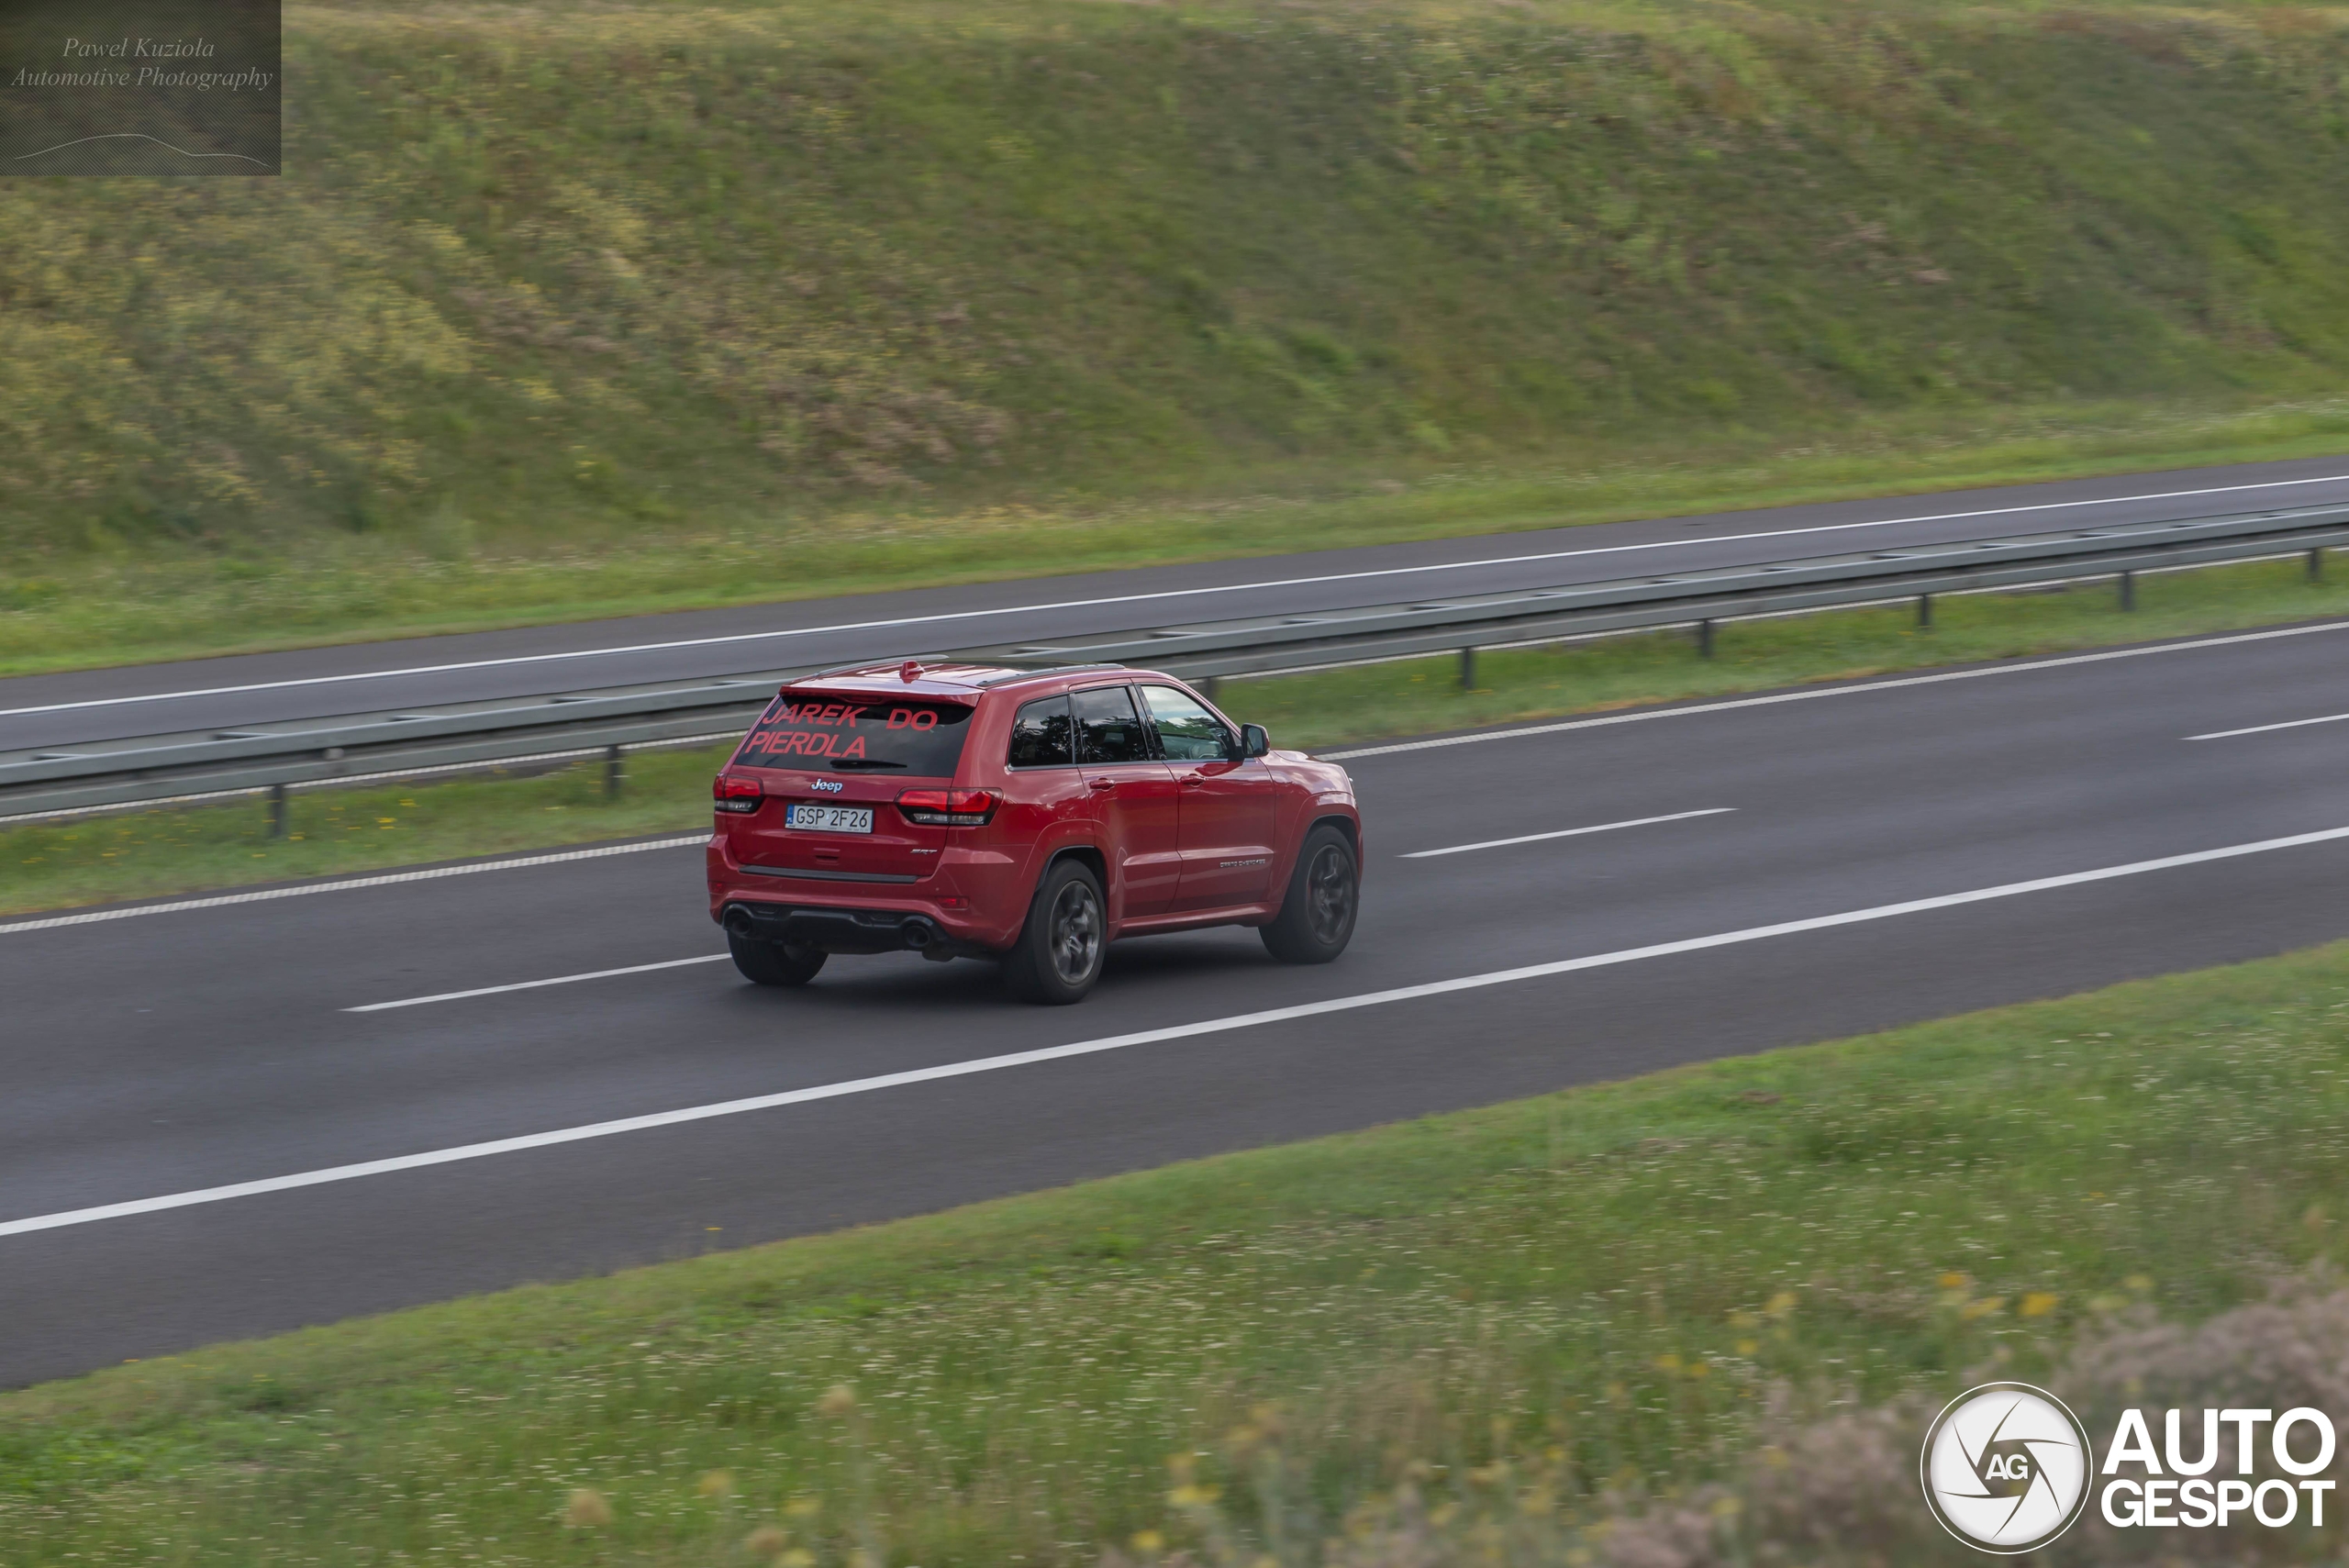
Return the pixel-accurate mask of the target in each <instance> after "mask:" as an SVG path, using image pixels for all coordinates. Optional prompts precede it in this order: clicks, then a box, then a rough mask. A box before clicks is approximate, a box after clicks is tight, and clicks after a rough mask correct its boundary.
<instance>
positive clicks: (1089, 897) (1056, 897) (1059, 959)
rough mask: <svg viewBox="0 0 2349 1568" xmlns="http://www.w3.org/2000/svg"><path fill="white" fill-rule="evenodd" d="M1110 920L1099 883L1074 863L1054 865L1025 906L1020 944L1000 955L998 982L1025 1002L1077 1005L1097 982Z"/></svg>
mask: <svg viewBox="0 0 2349 1568" xmlns="http://www.w3.org/2000/svg"><path fill="white" fill-rule="evenodd" d="M1108 933H1109V920H1108V911H1107V909H1106V906H1105V901H1104V900H1103V898H1102V896H1101V883H1100V880H1099V879H1098V878H1097V877H1096V876H1095V875H1094V874H1093V869H1092V868H1091V867H1090V866H1088V865H1086V864H1085V862H1083V861H1079V860H1062V861H1055V862H1053V863H1052V869H1051V870H1050V871H1048V872H1046V873H1044V880H1043V881H1042V882H1041V883H1039V884H1037V887H1036V896H1035V898H1034V900H1033V901H1032V902H1031V903H1030V904H1029V906H1028V923H1027V924H1026V925H1025V926H1023V927H1021V928H1020V930H1019V941H1018V942H1017V943H1016V944H1015V945H1014V946H1013V947H1012V950H1011V951H1009V952H1008V953H1006V954H1004V955H1003V983H1004V984H1005V985H1006V986H1007V987H1008V988H1009V990H1010V992H1011V994H1012V995H1015V996H1018V997H1019V998H1020V999H1021V1000H1023V1001H1028V1002H1044V1003H1050V1004H1057V1005H1061V1006H1065V1005H1066V1004H1068V1003H1071V1002H1081V1001H1083V1000H1084V999H1085V993H1086V992H1088V991H1090V990H1092V989H1093V984H1094V982H1095V981H1097V980H1098V979H1100V978H1101V965H1102V962H1103V960H1104V958H1105V957H1106V956H1107V953H1108V946H1109V940H1108Z"/></svg>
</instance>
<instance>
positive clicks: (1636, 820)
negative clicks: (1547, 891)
mask: <svg viewBox="0 0 2349 1568" xmlns="http://www.w3.org/2000/svg"><path fill="white" fill-rule="evenodd" d="M1736 809H1737V807H1736V806H1707V807H1705V809H1703V810H1702V811H1675V812H1674V813H1673V814H1672V815H1671V816H1669V817H1632V818H1631V820H1630V821H1628V822H1600V823H1598V824H1596V825H1594V826H1592V827H1588V828H1559V829H1558V830H1557V831H1556V832H1554V833H1527V834H1524V835H1522V836H1520V837H1519V838H1515V839H1486V840H1484V841H1483V842H1482V843H1476V844H1448V845H1446V846H1445V847H1444V848H1442V849H1441V850H1413V851H1411V852H1410V853H1409V854H1408V855H1397V857H1396V859H1397V860H1405V861H1428V860H1433V859H1434V858H1435V857H1436V856H1438V855H1464V854H1466V853H1467V852H1468V851H1471V850H1505V849H1507V848H1508V847H1509V846H1510V845H1511V844H1538V843H1540V842H1542V840H1544V839H1578V838H1580V837H1582V835H1584V834H1585V833H1612V832H1613V831H1615V829H1617V828H1648V827H1653V825H1654V824H1656V823H1658V822H1686V821H1687V820H1688V818H1690V817H1720V816H1725V815H1727V814H1728V813H1730V812H1732V811H1735V810H1736Z"/></svg>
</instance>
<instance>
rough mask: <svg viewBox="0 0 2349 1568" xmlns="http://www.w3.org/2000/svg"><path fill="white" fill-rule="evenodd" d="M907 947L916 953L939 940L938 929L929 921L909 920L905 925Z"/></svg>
mask: <svg viewBox="0 0 2349 1568" xmlns="http://www.w3.org/2000/svg"><path fill="white" fill-rule="evenodd" d="M905 938H906V946H907V947H909V948H911V949H913V950H914V951H916V952H919V951H922V949H924V948H926V947H928V946H930V943H932V942H934V941H936V940H938V931H937V929H936V928H935V927H933V926H931V925H930V922H929V921H927V920H908V921H907V922H906V924H905Z"/></svg>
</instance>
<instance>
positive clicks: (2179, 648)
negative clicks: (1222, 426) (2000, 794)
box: [1314, 620, 2349, 762]
mask: <svg viewBox="0 0 2349 1568" xmlns="http://www.w3.org/2000/svg"><path fill="white" fill-rule="evenodd" d="M2323 631H2349V620H2335V621H2325V622H2323V623H2322V624H2321V625H2318V626H2288V627H2284V628H2280V629H2278V630H2276V631H2246V632H2239V633H2237V634H2235V635H2233V636H2231V637H2204V638H2198V639H2195V640H2194V641H2192V642H2163V643H2156V644H2155V645H2154V646H2153V647H2151V648H2115V649H2110V650H2109V651H2105V652H2102V653H2074V654H2069V655H2066V656H2065V657H2064V658H2061V659H2033V660H2032V661H2030V662H2026V663H2017V664H1990V665H1986V666H1984V667H1983V668H1981V669H1979V670H1944V671H1942V672H1941V673H1938V674H1932V675H1904V676H1901V677H1900V678H1899V679H1898V680H1892V681H1865V682H1861V683H1859V684H1854V685H1849V686H1819V687H1813V688H1808V689H1805V690H1803V691H1798V692H1772V693H1771V694H1770V695H1767V696H1760V697H1731V698H1730V699H1728V700H1727V701H1724V702H1707V703H1691V704H1690V705H1689V706H1687V707H1651V708H1642V709H1639V710H1638V711H1636V712H1632V713H1609V714H1601V715H1600V716H1598V717H1596V718H1567V719H1561V720H1559V721H1558V722H1557V723H1555V724H1528V725H1523V726H1520V728H1515V729H1486V730H1482V731H1480V732H1478V733H1477V734H1475V735H1446V736H1444V737H1442V739H1440V740H1398V741H1396V742H1395V743H1394V744H1392V745H1388V746H1356V747H1354V748H1353V749H1352V750H1350V751H1317V752H1315V753H1314V755H1315V756H1318V757H1319V758H1321V759H1322V760H1323V761H1324V762H1350V761H1352V760H1353V759H1354V758H1356V757H1386V756H1391V755H1393V754H1394V753H1396V752H1397V751H1441V750H1442V749H1443V748H1444V747H1447V746H1475V745H1479V744H1481V743H1482V742H1484V741H1486V740H1523V739H1524V738H1525V737H1526V736H1529V735H1561V734H1564V732H1565V731H1567V730H1569V729H1603V728H1606V727H1607V726H1609V725H1610V724H1644V723H1646V722H1647V721H1648V720H1650V719H1652V718H1692V717H1696V716H1697V715H1698V714H1703V713H1728V712H1730V711H1731V709H1734V708H1741V707H1775V706H1777V705H1778V704H1780V703H1790V702H1817V701H1820V700H1821V699H1822V698H1826V697H1853V696H1859V695H1864V694H1865V693H1868V692H1894V691H1898V690H1900V689H1901V688H1902V687H1904V686H1938V685H1940V684H1943V682H1945V681H1983V680H1987V679H1989V678H1990V677H1991V676H1993V675H2023V674H2029V673H2032V671H2035V670H2063V669H2068V668H2070V667H2071V666H2073V665H2075V664H2102V663H2106V662H2110V661H2111V660H2115V659H2150V658H2152V657H2154V655H2155V654H2158V653H2191V652H2193V651H2196V650H2197V649H2202V648H2228V647H2232V646H2233V645H2234V644H2236V643H2239V642H2272V641H2274V640H2275V639H2277V638H2279V637H2313V636H2315V635H2316V634H2317V633H2319V632H2323ZM2190 739H2194V740H2215V739H2216V737H2215V736H2194V737H2191V738H2190Z"/></svg>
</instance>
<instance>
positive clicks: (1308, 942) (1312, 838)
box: [1257, 822, 1362, 963]
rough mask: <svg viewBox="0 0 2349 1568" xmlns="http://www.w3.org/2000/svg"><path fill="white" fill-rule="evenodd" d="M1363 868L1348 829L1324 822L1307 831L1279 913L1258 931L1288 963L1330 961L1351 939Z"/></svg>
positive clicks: (1270, 950)
mask: <svg viewBox="0 0 2349 1568" xmlns="http://www.w3.org/2000/svg"><path fill="white" fill-rule="evenodd" d="M1361 907H1362V867H1361V863H1360V862H1357V861H1356V860H1355V859H1354V846H1353V840H1350V839H1349V838H1347V836H1346V832H1345V829H1343V828H1340V827H1339V826H1338V825H1337V824H1336V823H1334V822H1324V823H1322V824H1320V825H1319V827H1317V828H1314V829H1313V831H1312V832H1310V833H1308V834H1307V835H1306V836H1305V847H1304V848H1303V849H1301V850H1299V851H1297V869H1296V870H1295V871H1293V872H1291V873H1289V880H1288V895H1287V896H1286V897H1285V898H1284V899H1282V900H1281V912H1280V914H1279V915H1277V916H1276V917H1274V919H1273V922H1272V924H1271V925H1269V926H1265V927H1264V928H1262V929H1260V930H1259V932H1258V933H1257V934H1258V935H1260V936H1261V937H1263V938H1264V947H1265V950H1266V951H1269V952H1270V953H1271V954H1272V955H1273V956H1274V957H1275V958H1276V959H1279V960H1280V961H1281V962H1284V963H1327V962H1330V960H1331V959H1333V958H1335V957H1337V956H1338V955H1339V954H1340V953H1341V952H1343V951H1346V944H1347V943H1348V942H1350V941H1352V940H1353V936H1354V920H1355V917H1357V916H1358V915H1359V914H1360V913H1361Z"/></svg>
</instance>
